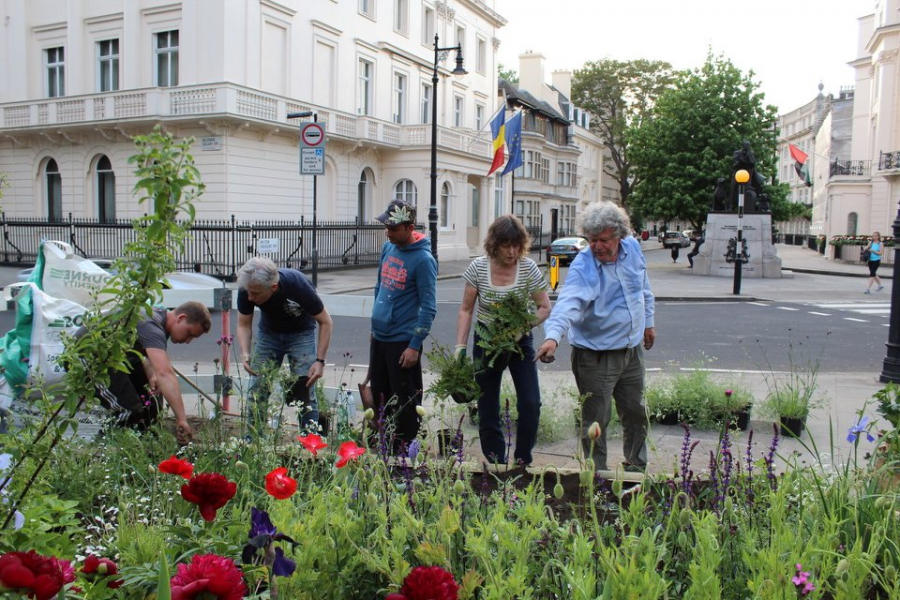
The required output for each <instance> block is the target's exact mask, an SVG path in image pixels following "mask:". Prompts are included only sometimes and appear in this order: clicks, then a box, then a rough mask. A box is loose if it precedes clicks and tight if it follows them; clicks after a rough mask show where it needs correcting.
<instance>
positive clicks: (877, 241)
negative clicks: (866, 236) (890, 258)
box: [863, 231, 884, 294]
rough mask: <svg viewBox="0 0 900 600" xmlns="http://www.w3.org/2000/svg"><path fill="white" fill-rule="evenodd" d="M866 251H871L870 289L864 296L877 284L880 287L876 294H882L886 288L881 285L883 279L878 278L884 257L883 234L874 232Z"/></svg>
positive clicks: (869, 262)
mask: <svg viewBox="0 0 900 600" xmlns="http://www.w3.org/2000/svg"><path fill="white" fill-rule="evenodd" d="M865 249H866V250H868V251H869V260H868V264H869V287H867V288H866V291H865V292H863V293H864V294H870V293H872V292H871V289H872V284H873V283H877V284H878V287H877V288H876V289H875V291H876V292H880V291H881V290H883V289H884V286H883V285H881V277H879V276H878V274H877V272H878V267H879V266H881V257H882V256H883V255H884V242H882V241H881V234H880V233H878V232H877V231H873V232H872V239H871V240H869V243H868V244H867V245H866V248H865Z"/></svg>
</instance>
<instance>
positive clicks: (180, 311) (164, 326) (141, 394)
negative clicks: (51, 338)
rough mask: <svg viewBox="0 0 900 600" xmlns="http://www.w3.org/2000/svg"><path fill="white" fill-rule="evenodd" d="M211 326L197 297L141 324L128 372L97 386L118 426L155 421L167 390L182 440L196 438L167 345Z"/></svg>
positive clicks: (187, 339)
mask: <svg viewBox="0 0 900 600" xmlns="http://www.w3.org/2000/svg"><path fill="white" fill-rule="evenodd" d="M211 326H212V322H211V319H210V316H209V311H208V310H207V309H206V307H205V306H203V304H201V303H200V302H195V301H193V300H192V301H189V302H185V303H184V304H182V305H181V306H179V307H178V308H176V309H175V310H166V309H165V308H161V307H154V308H153V312H152V313H151V315H150V318H148V319H146V320H144V321H141V322H140V323H138V326H137V339H135V342H134V351H135V353H134V354H130V355H129V357H128V371H127V372H122V371H118V370H113V371H110V373H109V386H108V387H107V386H97V390H96V395H97V398H98V399H99V400H100V404H101V405H103V407H104V408H106V409H108V410H110V411H112V412H113V413H114V415H115V419H116V424H117V425H120V426H124V427H135V428H137V429H146V428H147V427H149V426H150V425H152V424H153V423H154V422H155V421H156V419H157V418H158V416H159V404H158V402H157V400H156V396H157V395H158V394H161V395H162V397H163V398H165V400H166V402H167V403H168V405H169V407H171V409H172V412H173V413H175V437H176V438H178V442H179V443H181V444H186V443H188V442H190V441H191V438H192V436H193V431H191V426H190V425H189V424H188V422H187V413H186V412H185V410H184V399H183V398H182V396H181V386H180V385H179V383H178V378H177V377H176V376H175V371H174V369H173V368H172V363H171V362H170V361H169V355H168V353H167V347H168V342H169V341H171V342H172V343H174V344H190V343H191V341H192V340H194V339H196V338H198V337H200V336H201V335H203V334H204V333H209V330H210V327H211ZM82 331H83V330H82ZM79 334H81V332H79Z"/></svg>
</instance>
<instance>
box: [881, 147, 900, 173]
mask: <svg viewBox="0 0 900 600" xmlns="http://www.w3.org/2000/svg"><path fill="white" fill-rule="evenodd" d="M895 169H900V150H894V151H893V152H879V153H878V170H879V171H892V170H895Z"/></svg>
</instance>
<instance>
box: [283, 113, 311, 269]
mask: <svg viewBox="0 0 900 600" xmlns="http://www.w3.org/2000/svg"><path fill="white" fill-rule="evenodd" d="M285 116H286V117H287V118H288V119H305V118H306V117H312V118H313V123H318V122H319V115H318V114H317V113H315V112H313V111H311V110H304V111H300V112H293V113H288V114H287V115H285ZM312 178H313V202H312V209H313V211H312V212H313V222H312V284H313V287H317V286H318V285H319V248H318V246H317V244H316V237H317V236H316V230H317V226H316V225H317V224H316V192H317V191H318V190H317V189H316V187H317V186H316V181H317V180H318V176H317V175H313V176H312Z"/></svg>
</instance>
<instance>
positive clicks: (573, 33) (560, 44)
mask: <svg viewBox="0 0 900 600" xmlns="http://www.w3.org/2000/svg"><path fill="white" fill-rule="evenodd" d="M485 2H486V3H487V4H488V5H489V6H492V7H493V8H494V10H496V11H497V12H498V13H500V14H501V15H502V16H503V17H504V18H505V19H506V20H507V21H508V24H507V25H506V26H505V27H502V28H500V29H498V30H497V32H496V37H498V38H499V39H500V49H499V53H498V60H499V61H500V63H502V64H503V66H504V67H505V68H512V69H514V70H516V71H518V70H519V67H518V65H519V55H520V54H523V53H525V52H528V51H532V52H538V53H541V54H543V55H544V57H545V62H544V65H545V66H544V68H545V73H546V78H547V82H548V83H549V82H550V73H551V72H552V71H554V70H558V69H570V70H572V71H574V70H575V69H578V68H580V67H581V66H582V65H583V64H584V63H585V62H587V61H591V60H602V59H604V58H612V59H617V60H631V59H638V58H645V59H650V60H664V61H668V62H669V63H671V64H672V66H674V67H675V68H676V69H693V68H696V67H699V66H701V65H702V64H703V62H704V60H705V59H706V54H707V52H708V50H709V49H712V51H713V53H714V54H724V56H725V57H726V58H728V59H729V60H731V62H732V63H734V64H735V66H737V67H738V68H739V69H741V70H742V71H744V72H747V71H749V70H751V69H752V70H753V71H754V73H755V74H756V80H757V81H758V82H759V83H760V87H761V90H762V91H763V92H764V93H765V95H766V102H768V103H770V104H774V105H775V106H777V107H778V113H779V114H781V113H786V112H789V111H791V110H794V109H795V108H799V107H800V106H802V105H804V104H806V103H807V102H809V101H810V100H812V99H813V98H815V96H816V95H817V94H818V85H819V82H821V83H822V84H823V85H824V86H825V87H824V89H823V93H824V94H826V95H827V94H829V93H832V94H834V95H835V96H837V95H838V92H839V91H840V89H841V87H842V86H852V85H853V84H854V73H853V69H851V68H850V67H848V66H847V63H848V62H850V61H853V60H855V59H856V58H859V57H858V56H856V54H857V46H858V37H859V27H858V22H857V19H859V17H863V16H866V15H869V14H872V13H873V12H874V10H875V0H757V1H755V2H737V1H734V0H615V1H611V0H553V1H548V0H485Z"/></svg>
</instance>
